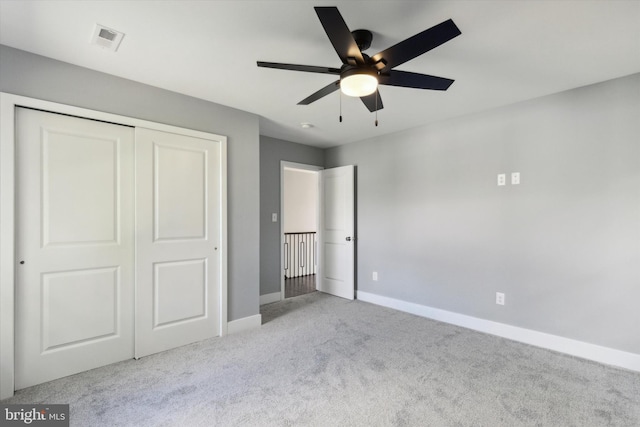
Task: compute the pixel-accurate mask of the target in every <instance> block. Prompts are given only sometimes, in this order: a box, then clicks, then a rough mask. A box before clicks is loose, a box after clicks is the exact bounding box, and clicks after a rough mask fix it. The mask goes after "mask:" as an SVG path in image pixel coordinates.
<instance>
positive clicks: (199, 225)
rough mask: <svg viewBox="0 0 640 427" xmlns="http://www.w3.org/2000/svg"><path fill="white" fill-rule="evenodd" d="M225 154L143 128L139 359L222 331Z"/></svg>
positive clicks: (139, 139)
mask: <svg viewBox="0 0 640 427" xmlns="http://www.w3.org/2000/svg"><path fill="white" fill-rule="evenodd" d="M220 156H221V143H220V142H219V141H213V140H207V139H201V138H195V137H190V136H184V135H177V134H171V133H166V132H159V131H155V130H149V129H142V128H137V129H136V263H137V266H136V279H137V287H136V357H142V356H145V355H148V354H152V353H156V352H159V351H163V350H167V349H169V348H174V347H178V346H181V345H185V344H188V343H192V342H195V341H200V340H203V339H206V338H210V337H213V336H217V335H219V333H220V331H219V330H220V324H219V323H220V320H219V316H220V311H219V310H220V301H219V294H220V249H221V248H220V238H221V229H220V224H221V218H220V212H221V210H220V206H221V205H220V203H221V202H220V196H221V188H220V183H221V170H220Z"/></svg>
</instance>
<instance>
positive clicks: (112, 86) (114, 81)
mask: <svg viewBox="0 0 640 427" xmlns="http://www.w3.org/2000/svg"><path fill="white" fill-rule="evenodd" d="M0 90H1V91H3V92H8V93H13V94H17V95H24V96H28V97H32V98H39V99H44V100H47V101H54V102H58V103H62V104H68V105H74V106H78V107H83V108H89V109H93V110H99V111H104V112H109V113H114V114H120V115H123V116H129V117H135V118H140V119H145V120H150V121H154V122H159V123H165V124H169V125H174V126H180V127H185V128H189V129H195V130H200V131H204V132H211V133H216V134H220V135H225V136H227V137H228V145H227V149H228V153H227V154H228V157H227V167H228V181H227V185H228V187H227V192H228V255H229V259H228V262H229V264H228V280H229V288H228V297H229V301H228V310H229V311H228V318H229V320H235V319H240V318H243V317H247V316H252V315H255V314H258V312H259V296H258V295H259V293H258V292H259V284H258V283H259V276H260V274H259V265H260V264H259V262H260V261H259V256H260V255H259V250H258V241H259V238H260V235H259V222H258V221H259V219H258V215H259V202H260V199H259V197H260V194H259V179H260V177H259V167H260V163H259V162H260V158H259V155H260V154H259V149H260V148H259V124H258V120H259V119H258V116H256V115H254V114H250V113H247V112H243V111H240V110H235V109H232V108H228V107H225V106H222V105H218V104H214V103H211V102H207V101H204V100H201V99H197V98H192V97H189V96H185V95H180V94H178V93H175V92H170V91H166V90H163V89H159V88H155V87H152V86H147V85H144V84H140V83H136V82H134V81H131V80H125V79H122V78H118V77H114V76H111V75H108V74H104V73H99V72H96V71H93V70H89V69H86V68H81V67H77V66H75V65H71V64H68V63H64V62H60V61H55V60H52V59H49V58H45V57H42V56H38V55H34V54H31V53H27V52H24V51H20V50H16V49H13V48H10V47H7V46H0Z"/></svg>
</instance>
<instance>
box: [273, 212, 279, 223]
mask: <svg viewBox="0 0 640 427" xmlns="http://www.w3.org/2000/svg"><path fill="white" fill-rule="evenodd" d="M271 222H278V214H277V213H275V212H274V213H272V214H271Z"/></svg>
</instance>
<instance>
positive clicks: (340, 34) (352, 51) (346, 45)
mask: <svg viewBox="0 0 640 427" xmlns="http://www.w3.org/2000/svg"><path fill="white" fill-rule="evenodd" d="M314 9H315V10H316V14H317V15H318V18H319V19H320V23H321V24H322V26H323V27H324V31H325V32H326V33H327V36H328V37H329V40H331V44H333V48H334V49H335V50H336V52H337V53H338V56H339V57H340V60H342V63H343V64H351V65H356V64H364V58H363V56H362V52H360V48H359V47H358V44H357V43H356V41H355V40H354V39H353V35H352V34H351V31H349V27H347V24H346V23H345V22H344V19H343V18H342V15H341V14H340V12H339V11H338V8H337V7H314ZM350 59H351V61H350ZM353 61H355V62H356V64H353V63H352V62H353Z"/></svg>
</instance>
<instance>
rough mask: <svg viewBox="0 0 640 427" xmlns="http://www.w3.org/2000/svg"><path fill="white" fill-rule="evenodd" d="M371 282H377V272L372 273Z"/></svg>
mask: <svg viewBox="0 0 640 427" xmlns="http://www.w3.org/2000/svg"><path fill="white" fill-rule="evenodd" d="M373 281H374V282H377V281H378V272H377V271H374V272H373Z"/></svg>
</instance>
